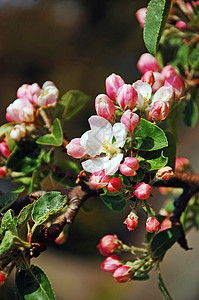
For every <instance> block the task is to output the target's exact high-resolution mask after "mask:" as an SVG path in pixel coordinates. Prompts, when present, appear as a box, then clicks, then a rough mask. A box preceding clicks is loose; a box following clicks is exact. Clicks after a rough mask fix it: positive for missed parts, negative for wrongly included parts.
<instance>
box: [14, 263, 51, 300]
mask: <svg viewBox="0 0 199 300" xmlns="http://www.w3.org/2000/svg"><path fill="white" fill-rule="evenodd" d="M15 282H16V287H17V293H18V295H19V299H20V300H35V299H37V300H55V294H54V292H53V289H52V286H51V284H50V281H49V279H48V277H47V276H46V274H45V273H44V271H43V270H42V269H40V268H39V267H37V266H35V265H31V267H30V268H29V269H26V270H21V271H20V272H19V273H17V274H16V279H15Z"/></svg>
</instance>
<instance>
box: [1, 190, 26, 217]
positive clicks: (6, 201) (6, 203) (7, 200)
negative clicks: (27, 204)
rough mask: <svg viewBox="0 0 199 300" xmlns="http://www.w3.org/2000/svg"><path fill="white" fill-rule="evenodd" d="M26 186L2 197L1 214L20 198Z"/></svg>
mask: <svg viewBox="0 0 199 300" xmlns="http://www.w3.org/2000/svg"><path fill="white" fill-rule="evenodd" d="M23 190H24V186H21V187H19V188H18V189H17V190H14V191H10V192H7V193H5V194H3V195H1V196H0V212H2V211H3V210H5V209H7V208H8V207H10V206H11V205H12V204H13V203H14V202H15V200H16V199H17V197H18V194H20V193H22V192H23Z"/></svg>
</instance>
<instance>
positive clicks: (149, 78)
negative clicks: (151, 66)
mask: <svg viewBox="0 0 199 300" xmlns="http://www.w3.org/2000/svg"><path fill="white" fill-rule="evenodd" d="M141 80H142V81H143V82H147V83H148V84H150V85H151V86H152V85H153V84H154V82H155V76H154V72H153V71H147V72H145V73H144V74H143V75H142V78H141Z"/></svg>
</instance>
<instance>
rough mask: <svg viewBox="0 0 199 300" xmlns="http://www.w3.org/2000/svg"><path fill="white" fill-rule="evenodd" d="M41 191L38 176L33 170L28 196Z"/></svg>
mask: <svg viewBox="0 0 199 300" xmlns="http://www.w3.org/2000/svg"><path fill="white" fill-rule="evenodd" d="M39 189H41V185H40V176H39V172H38V171H37V170H34V171H33V173H32V178H31V182H30V185H29V188H28V194H30V193H32V192H34V191H37V190H39Z"/></svg>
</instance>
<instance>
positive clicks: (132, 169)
mask: <svg viewBox="0 0 199 300" xmlns="http://www.w3.org/2000/svg"><path fill="white" fill-rule="evenodd" d="M139 167H140V166H139V161H138V159H137V158H135V157H125V159H124V162H123V163H122V164H120V172H121V173H122V174H123V175H125V176H135V175H136V174H137V173H136V171H137V170H138V169H139Z"/></svg>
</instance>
